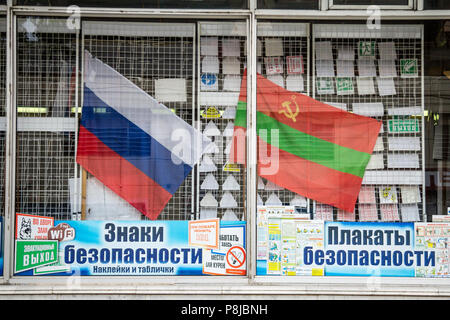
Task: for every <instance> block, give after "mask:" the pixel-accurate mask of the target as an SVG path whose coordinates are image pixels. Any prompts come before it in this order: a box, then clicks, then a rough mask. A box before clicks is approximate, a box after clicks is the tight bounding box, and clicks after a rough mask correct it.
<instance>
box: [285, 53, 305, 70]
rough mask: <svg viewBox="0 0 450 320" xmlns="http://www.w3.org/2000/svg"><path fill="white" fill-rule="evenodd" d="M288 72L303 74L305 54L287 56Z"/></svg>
mask: <svg viewBox="0 0 450 320" xmlns="http://www.w3.org/2000/svg"><path fill="white" fill-rule="evenodd" d="M286 64H287V73H288V74H302V73H303V72H304V69H303V56H288V57H286Z"/></svg>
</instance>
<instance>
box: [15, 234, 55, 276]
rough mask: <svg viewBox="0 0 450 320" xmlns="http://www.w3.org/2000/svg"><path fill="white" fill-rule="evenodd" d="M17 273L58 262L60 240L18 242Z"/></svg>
mask: <svg viewBox="0 0 450 320" xmlns="http://www.w3.org/2000/svg"><path fill="white" fill-rule="evenodd" d="M15 252H16V259H15V265H14V266H15V269H14V270H15V272H16V273H17V272H22V271H25V270H30V269H34V268H36V267H40V266H45V265H47V264H51V263H55V262H58V240H16V250H15Z"/></svg>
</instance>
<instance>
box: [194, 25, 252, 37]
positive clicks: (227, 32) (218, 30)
mask: <svg viewBox="0 0 450 320" xmlns="http://www.w3.org/2000/svg"><path fill="white" fill-rule="evenodd" d="M199 26H200V35H201V36H241V37H245V36H247V29H246V28H247V26H246V24H245V22H199Z"/></svg>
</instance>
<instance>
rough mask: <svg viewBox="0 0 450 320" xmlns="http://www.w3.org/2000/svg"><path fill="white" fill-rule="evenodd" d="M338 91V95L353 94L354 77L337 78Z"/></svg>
mask: <svg viewBox="0 0 450 320" xmlns="http://www.w3.org/2000/svg"><path fill="white" fill-rule="evenodd" d="M336 91H337V94H338V95H341V94H353V93H354V89H353V80H352V78H336Z"/></svg>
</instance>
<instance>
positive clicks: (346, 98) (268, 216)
mask: <svg viewBox="0 0 450 320" xmlns="http://www.w3.org/2000/svg"><path fill="white" fill-rule="evenodd" d="M293 30H296V32H297V33H298V32H299V30H302V27H301V26H299V25H297V26H295V28H294V29H292V30H291V29H289V24H281V23H280V24H279V25H278V24H276V23H272V24H270V23H268V24H267V26H266V24H264V23H261V24H259V25H258V41H259V43H260V44H261V49H262V50H261V51H260V55H261V58H260V61H261V62H262V63H261V69H260V74H259V75H258V78H257V102H256V105H257V122H258V123H257V125H256V127H257V135H258V150H259V152H258V174H259V178H258V179H259V180H258V209H257V247H258V250H257V275H265V276H305V275H306V276H339V275H340V276H355V275H357V276H373V275H376V276H405V277H414V276H418V277H420V276H433V272H435V271H436V270H437V269H438V268H437V267H435V266H434V265H433V266H431V262H430V261H431V260H430V259H428V258H427V263H426V264H427V266H426V267H424V268H422V267H423V266H424V263H423V262H422V261H419V262H418V263H417V264H413V263H410V260H407V262H406V265H405V264H404V261H406V260H403V257H404V256H405V254H406V255H409V254H411V253H412V252H413V251H414V250H417V251H419V250H424V251H426V252H421V254H423V255H427V256H429V255H434V254H435V253H432V252H431V251H433V250H431V251H430V252H429V251H427V250H428V249H426V246H425V245H424V244H425V242H424V241H431V242H433V241H435V240H436V238H435V239H431V238H430V239H427V240H425V239H424V238H423V237H424V235H425V233H426V232H428V231H426V232H425V230H428V229H429V227H430V226H428V225H426V222H427V221H429V220H427V216H426V215H425V214H424V194H425V190H424V184H423V177H424V174H425V165H424V163H423V157H424V147H423V134H424V129H423V117H422V115H423V111H424V106H423V98H424V97H423V86H424V83H423V72H422V66H423V60H422V55H423V51H422V37H423V31H422V30H423V29H422V26H420V25H386V24H385V25H383V27H382V28H381V29H380V30H369V29H367V28H366V26H365V25H357V24H340V25H337V24H329V25H327V24H313V25H312V28H311V47H312V48H311V51H310V50H309V44H308V37H309V33H308V32H309V31H308V30H309V29H308V26H307V25H306V26H303V30H305V34H304V35H300V34H295V33H294V32H293ZM289 31H291V32H289ZM271 32H273V34H271ZM308 52H312V55H311V56H308ZM295 59H296V60H295ZM302 60H303V61H304V63H301V61H302ZM294 61H297V63H293V62H294ZM308 61H310V64H311V66H310V65H309V62H308ZM303 72H305V73H304V74H303ZM308 74H309V75H310V76H311V81H310V80H309V78H308ZM269 131H270V134H268V133H267V132H269ZM261 150H262V152H261ZM268 150H270V151H268ZM431 228H432V229H433V228H435V226H431ZM435 229H436V228H435ZM437 229H439V230H437ZM437 229H436V230H437V231H436V232H448V228H447V226H438V228H437ZM433 230H434V229H433ZM433 232H434V231H432V232H431V233H429V234H430V236H431V235H434V233H433ZM391 233H392V235H393V234H396V237H397V238H396V240H395V239H394V237H393V238H391V237H390V236H389V237H388V236H387V235H388V234H391ZM415 235H417V236H418V237H417V239H418V241H419V242H414V239H415ZM374 237H376V238H377V239H376V240H375V238H374ZM445 241H447V240H444V242H445ZM380 250H384V251H383V264H382V266H380V260H378V256H377V255H380V254H381V253H380ZM405 252H407V253H405ZM442 252H443V251H442ZM442 252H440V253H436V254H441V253H442ZM428 260H429V261H428ZM442 261H444V260H442ZM440 267H442V268H444V267H445V262H444V263H443V264H441V265H440ZM433 270H434V271H433ZM439 272H440V274H444V273H445V270H443V269H442V270H440V271H439Z"/></svg>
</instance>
